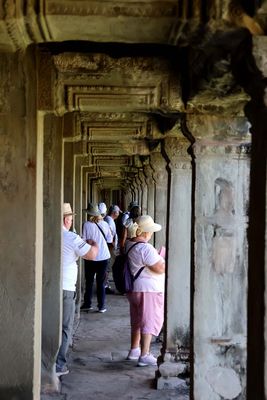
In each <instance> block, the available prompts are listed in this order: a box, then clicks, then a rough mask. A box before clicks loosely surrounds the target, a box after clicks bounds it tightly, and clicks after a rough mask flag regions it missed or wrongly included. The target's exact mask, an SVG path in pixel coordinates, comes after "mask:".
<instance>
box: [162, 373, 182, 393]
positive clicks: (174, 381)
mask: <svg viewBox="0 0 267 400" xmlns="http://www.w3.org/2000/svg"><path fill="white" fill-rule="evenodd" d="M181 385H185V381H184V380H183V379H180V378H177V377H168V378H163V377H162V376H161V377H160V378H158V380H157V389H158V390H162V389H177V388H179V387H180V386H181Z"/></svg>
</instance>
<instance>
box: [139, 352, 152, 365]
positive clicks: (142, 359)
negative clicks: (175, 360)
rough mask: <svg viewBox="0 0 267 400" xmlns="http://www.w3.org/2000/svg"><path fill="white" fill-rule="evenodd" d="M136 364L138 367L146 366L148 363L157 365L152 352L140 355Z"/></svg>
mask: <svg viewBox="0 0 267 400" xmlns="http://www.w3.org/2000/svg"><path fill="white" fill-rule="evenodd" d="M137 365H138V367H147V366H148V365H153V366H157V359H156V358H155V357H154V356H153V355H152V354H147V355H145V356H140V357H139V360H138V364H137Z"/></svg>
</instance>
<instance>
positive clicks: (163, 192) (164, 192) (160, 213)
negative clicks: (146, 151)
mask: <svg viewBox="0 0 267 400" xmlns="http://www.w3.org/2000/svg"><path fill="white" fill-rule="evenodd" d="M150 157H151V165H152V168H153V179H154V181H155V222H157V223H158V224H160V225H161V226H162V229H161V231H159V232H157V233H155V234H154V236H155V240H154V245H155V247H156V249H160V247H161V246H165V245H166V223H167V209H168V173H167V170H166V166H167V163H166V160H165V159H164V157H163V156H162V154H161V153H160V152H157V153H151V156H150Z"/></svg>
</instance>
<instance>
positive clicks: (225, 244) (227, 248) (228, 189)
mask: <svg viewBox="0 0 267 400" xmlns="http://www.w3.org/2000/svg"><path fill="white" fill-rule="evenodd" d="M214 190H215V212H214V214H213V216H211V217H208V218H207V220H208V222H209V223H210V224H212V225H213V227H214V236H213V239H212V264H213V267H214V269H215V271H216V272H217V273H218V274H224V273H232V272H234V268H235V255H236V237H235V236H236V232H235V223H236V221H235V208H234V192H233V185H232V183H231V182H229V181H227V180H226V179H223V178H217V179H216V180H215V182H214Z"/></svg>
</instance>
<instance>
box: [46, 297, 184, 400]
mask: <svg viewBox="0 0 267 400" xmlns="http://www.w3.org/2000/svg"><path fill="white" fill-rule="evenodd" d="M106 307H107V312H106V313H104V314H100V313H98V312H95V311H90V312H88V313H84V312H83V313H81V318H80V322H79V324H78V327H77V329H76V332H75V335H74V341H73V347H72V349H70V352H69V364H68V366H69V369H70V373H69V374H68V375H65V376H63V377H61V382H62V387H61V394H59V395H55V396H51V395H50V396H48V395H43V396H42V397H41V399H42V400H50V399H58V400H113V399H114V400H115V399H122V400H146V399H147V400H159V399H160V400H171V399H176V400H188V399H189V394H188V393H189V389H188V387H187V385H186V384H184V385H181V386H180V388H179V389H175V390H156V389H155V371H156V368H155V367H137V366H136V362H135V361H125V358H126V356H127V353H128V349H129V340H130V325H129V314H128V302H127V299H126V298H125V297H124V296H120V295H118V294H116V295H107V302H106ZM161 345H162V344H161V343H156V341H155V340H154V341H153V344H152V347H151V350H152V353H153V354H154V356H157V355H159V353H160V348H161Z"/></svg>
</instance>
